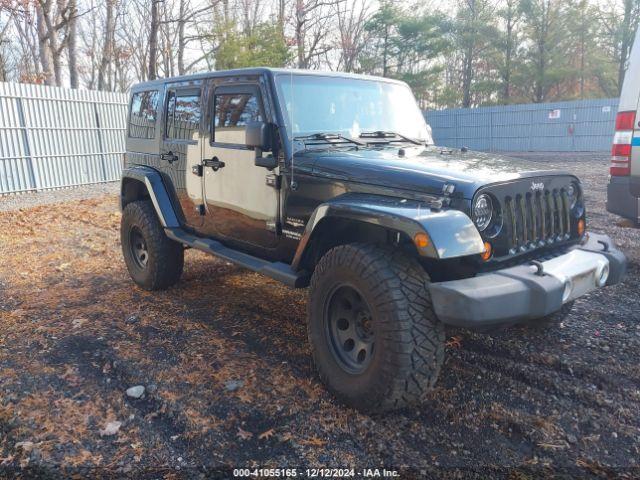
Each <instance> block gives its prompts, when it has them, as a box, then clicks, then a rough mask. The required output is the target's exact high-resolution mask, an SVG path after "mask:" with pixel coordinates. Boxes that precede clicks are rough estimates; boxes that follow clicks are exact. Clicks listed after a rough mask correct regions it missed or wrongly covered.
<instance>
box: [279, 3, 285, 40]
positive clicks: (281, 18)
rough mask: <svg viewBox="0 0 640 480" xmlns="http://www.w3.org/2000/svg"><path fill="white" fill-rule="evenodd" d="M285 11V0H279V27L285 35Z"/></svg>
mask: <svg viewBox="0 0 640 480" xmlns="http://www.w3.org/2000/svg"><path fill="white" fill-rule="evenodd" d="M284 11H285V0H278V29H279V30H280V34H281V35H282V36H283V37H284Z"/></svg>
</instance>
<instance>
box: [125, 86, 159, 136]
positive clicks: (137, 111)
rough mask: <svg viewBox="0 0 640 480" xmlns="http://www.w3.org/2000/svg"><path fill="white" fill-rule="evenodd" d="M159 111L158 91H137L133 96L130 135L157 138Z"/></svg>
mask: <svg viewBox="0 0 640 480" xmlns="http://www.w3.org/2000/svg"><path fill="white" fill-rule="evenodd" d="M157 112H158V91H157V90H148V91H145V92H136V93H134V94H133V97H132V98H131V111H130V113H129V137H131V138H145V139H150V138H155V136H156V116H157Z"/></svg>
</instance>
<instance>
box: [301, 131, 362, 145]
mask: <svg viewBox="0 0 640 480" xmlns="http://www.w3.org/2000/svg"><path fill="white" fill-rule="evenodd" d="M293 139H294V140H301V141H303V142H304V143H305V145H306V144H309V145H319V144H320V142H321V143H329V144H340V143H353V144H355V145H360V146H364V145H366V143H363V142H360V141H358V140H356V139H354V138H350V137H346V136H344V135H341V134H339V133H323V132H321V133H313V134H311V135H303V136H300V137H293ZM335 140H341V141H338V142H336V141H335ZM309 141H311V142H315V143H311V142H309Z"/></svg>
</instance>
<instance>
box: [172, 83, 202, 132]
mask: <svg viewBox="0 0 640 480" xmlns="http://www.w3.org/2000/svg"><path fill="white" fill-rule="evenodd" d="M199 128H200V91H199V90H189V91H184V92H181V91H174V90H171V91H169V95H168V98H167V124H166V128H165V137H166V138H170V139H174V140H197V135H198V130H199Z"/></svg>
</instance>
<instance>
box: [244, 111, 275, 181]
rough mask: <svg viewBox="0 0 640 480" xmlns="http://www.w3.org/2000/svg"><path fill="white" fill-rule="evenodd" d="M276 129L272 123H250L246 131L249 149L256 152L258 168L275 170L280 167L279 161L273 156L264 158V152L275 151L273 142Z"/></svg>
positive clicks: (246, 141)
mask: <svg viewBox="0 0 640 480" xmlns="http://www.w3.org/2000/svg"><path fill="white" fill-rule="evenodd" d="M273 132H274V128H273V125H272V124H270V123H265V122H249V123H247V129H246V140H245V143H246V145H247V147H249V148H253V149H254V150H255V151H256V161H255V163H256V166H258V167H264V168H267V169H269V170H273V169H274V168H276V167H277V166H278V159H277V158H276V157H274V156H273V155H269V156H267V157H263V156H262V152H263V151H270V150H272V149H273V147H272V142H273V137H274V133H273Z"/></svg>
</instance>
